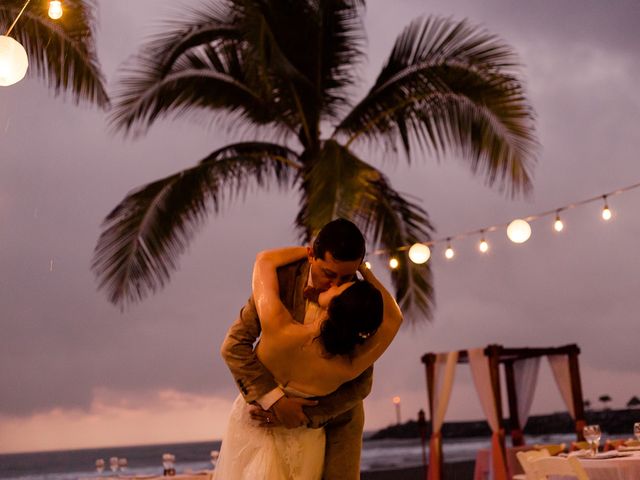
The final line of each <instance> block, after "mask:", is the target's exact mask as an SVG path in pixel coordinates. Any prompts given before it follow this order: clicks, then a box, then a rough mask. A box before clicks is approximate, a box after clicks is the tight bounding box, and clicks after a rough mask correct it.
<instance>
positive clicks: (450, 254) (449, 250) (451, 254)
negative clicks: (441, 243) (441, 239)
mask: <svg viewBox="0 0 640 480" xmlns="http://www.w3.org/2000/svg"><path fill="white" fill-rule="evenodd" d="M455 254H456V252H454V251H453V248H452V247H451V239H450V238H447V249H446V250H445V251H444V256H445V258H446V259H447V260H451V259H452V258H453V257H454V256H455Z"/></svg>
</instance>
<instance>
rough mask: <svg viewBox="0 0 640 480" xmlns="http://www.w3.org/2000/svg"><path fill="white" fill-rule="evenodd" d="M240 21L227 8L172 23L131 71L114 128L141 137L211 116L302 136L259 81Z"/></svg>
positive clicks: (123, 82) (126, 70) (124, 78)
mask: <svg viewBox="0 0 640 480" xmlns="http://www.w3.org/2000/svg"><path fill="white" fill-rule="evenodd" d="M227 3H229V2H227ZM223 6H224V4H223ZM235 15H236V12H235V11H232V10H230V8H229V6H228V5H227V7H226V9H225V8H212V7H211V8H209V9H204V10H202V11H194V12H192V14H191V15H190V16H187V17H186V18H185V19H183V20H173V21H172V22H168V25H170V26H171V28H170V29H169V30H167V31H163V32H162V33H161V34H157V35H155V36H154V37H152V38H151V39H150V40H149V41H148V42H147V43H146V44H145V45H143V47H142V48H141V49H140V51H139V53H138V55H136V56H135V57H133V58H131V59H130V60H129V61H128V62H127V64H126V65H125V66H124V67H123V69H122V71H121V74H120V76H121V79H120V81H119V89H118V91H117V92H116V98H117V101H116V108H115V109H114V112H113V115H112V117H111V123H112V126H113V127H114V128H115V129H120V130H123V131H124V132H125V133H131V132H132V131H135V134H136V135H140V134H142V133H144V132H145V131H146V130H147V129H148V128H149V127H150V126H151V125H152V124H153V123H154V122H155V121H156V120H157V119H158V118H159V117H162V116H167V115H170V114H173V115H174V116H184V115H188V114H194V113H196V114H197V112H198V111H206V110H208V111H215V112H216V113H218V117H219V118H224V117H225V116H228V115H231V116H232V117H233V118H239V119H241V120H244V121H245V123H247V124H250V125H254V126H266V125H268V126H269V127H270V128H271V129H276V130H278V129H280V130H282V129H287V130H288V133H289V134H291V133H292V132H293V133H294V134H296V135H297V133H298V125H299V124H298V121H297V119H296V117H295V116H294V115H293V114H291V112H290V111H287V109H286V108H283V107H282V105H280V104H279V102H278V98H277V95H274V94H273V92H272V89H271V88H270V87H269V86H268V85H265V84H264V83H260V82H257V81H256V75H254V74H253V73H252V72H253V71H254V70H255V68H256V67H255V62H252V61H250V60H251V59H250V58H249V55H248V54H247V50H248V44H247V41H246V38H245V37H246V32H245V31H244V30H243V28H242V24H241V22H239V21H238V19H237V18H236V17H235Z"/></svg>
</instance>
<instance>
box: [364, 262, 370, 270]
mask: <svg viewBox="0 0 640 480" xmlns="http://www.w3.org/2000/svg"><path fill="white" fill-rule="evenodd" d="M364 266H365V267H367V268H368V269H369V270H371V262H369V261H366V262H364Z"/></svg>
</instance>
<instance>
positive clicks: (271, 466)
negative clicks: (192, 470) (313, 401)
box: [213, 389, 325, 480]
mask: <svg viewBox="0 0 640 480" xmlns="http://www.w3.org/2000/svg"><path fill="white" fill-rule="evenodd" d="M287 390H288V389H285V391H287ZM287 393H288V394H294V395H297V396H306V395H301V392H291V391H290V390H289V391H288V392H287ZM249 408H250V405H248V404H247V403H246V402H245V401H244V398H242V395H238V397H237V398H236V400H235V402H234V403H233V406H232V407H231V413H230V414H229V424H228V426H227V431H226V433H225V436H224V437H223V439H222V447H221V449H220V456H219V458H218V462H217V464H216V468H215V471H214V474H213V480H263V479H264V480H316V479H317V480H320V479H321V478H322V469H323V464H324V448H325V433H324V429H323V428H307V427H300V428H292V429H287V428H285V427H273V428H265V427H259V426H258V424H257V422H255V421H254V420H252V419H251V417H250V416H249Z"/></svg>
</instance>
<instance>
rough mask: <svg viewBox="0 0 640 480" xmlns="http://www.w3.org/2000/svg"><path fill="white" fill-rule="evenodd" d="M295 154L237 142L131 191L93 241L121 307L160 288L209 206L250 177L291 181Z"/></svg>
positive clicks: (102, 274)
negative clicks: (193, 165)
mask: <svg viewBox="0 0 640 480" xmlns="http://www.w3.org/2000/svg"><path fill="white" fill-rule="evenodd" d="M297 160H298V156H297V154H296V153H295V152H293V151H291V150H289V149H288V148H286V147H282V146H280V145H274V144H269V143H263V142H249V143H238V144H233V145H229V146H227V147H224V148H222V149H220V150H217V151H215V152H213V153H211V154H210V155H209V156H207V157H206V158H205V159H203V160H202V161H201V162H200V163H199V164H198V165H197V166H195V167H193V168H190V169H187V170H184V171H182V172H179V173H176V174H174V175H170V176H168V177H166V178H163V179H160V180H157V181H155V182H153V183H150V184H148V185H145V186H143V187H141V188H139V189H137V190H135V191H133V192H131V193H129V194H128V195H127V196H126V197H125V199H124V200H123V201H122V202H120V204H119V205H118V206H117V207H116V208H115V209H114V210H113V211H112V212H111V213H109V215H108V216H107V217H106V219H105V221H104V224H103V231H102V234H101V235H100V238H99V239H98V243H97V245H96V249H95V253H94V260H93V263H92V270H93V271H94V272H95V274H96V276H97V277H98V280H99V288H101V289H105V290H107V293H108V298H109V300H110V301H111V302H113V303H115V304H119V305H120V306H121V307H124V306H125V305H126V304H129V303H132V302H135V301H138V300H141V299H142V298H144V297H145V296H146V295H147V294H149V293H150V292H155V291H156V290H158V289H160V288H162V287H163V286H164V284H165V283H166V282H167V281H168V280H169V276H170V274H171V272H172V271H173V270H175V269H176V267H177V259H178V257H179V256H180V254H182V252H183V251H184V250H185V248H186V246H187V245H188V243H189V241H190V240H191V238H192V237H193V235H194V233H195V232H196V231H197V229H198V227H200V225H201V224H202V223H203V221H204V218H205V216H206V213H207V211H208V209H209V208H210V207H213V210H214V212H215V213H218V212H219V211H220V208H221V207H222V205H223V200H224V199H225V198H226V197H228V196H233V195H235V194H237V193H238V192H241V191H243V190H246V188H247V187H248V186H249V185H250V184H251V182H252V181H255V182H256V183H257V184H258V186H267V185H268V184H269V182H270V181H271V180H275V181H276V183H277V184H278V185H279V186H280V187H284V186H286V185H288V184H289V182H290V179H291V171H293V170H295V169H297V168H298V167H299V165H298V163H297Z"/></svg>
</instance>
